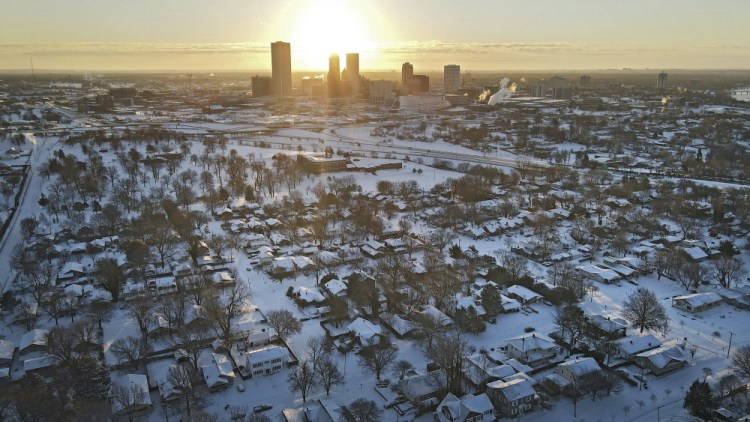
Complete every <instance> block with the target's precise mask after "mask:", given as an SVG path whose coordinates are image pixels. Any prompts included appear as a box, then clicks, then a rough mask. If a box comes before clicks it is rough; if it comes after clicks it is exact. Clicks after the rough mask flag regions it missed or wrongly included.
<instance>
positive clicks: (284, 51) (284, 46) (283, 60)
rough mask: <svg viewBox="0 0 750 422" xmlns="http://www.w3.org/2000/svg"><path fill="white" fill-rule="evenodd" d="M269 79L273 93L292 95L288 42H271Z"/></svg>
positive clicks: (290, 52) (290, 56) (290, 57)
mask: <svg viewBox="0 0 750 422" xmlns="http://www.w3.org/2000/svg"><path fill="white" fill-rule="evenodd" d="M271 79H272V84H271V91H272V93H273V94H274V95H276V96H277V97H287V96H290V95H292V49H291V46H290V44H289V43H288V42H282V41H276V42H275V43H271Z"/></svg>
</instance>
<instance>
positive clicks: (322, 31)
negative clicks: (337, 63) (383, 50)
mask: <svg viewBox="0 0 750 422" xmlns="http://www.w3.org/2000/svg"><path fill="white" fill-rule="evenodd" d="M352 3H354V2H348V1H342V0H324V1H314V2H310V3H309V6H308V8H307V9H306V10H304V11H303V13H301V14H300V15H299V16H298V18H297V25H296V26H295V27H296V30H295V32H294V38H293V39H292V48H293V50H294V53H293V57H292V60H293V61H294V62H296V64H297V66H299V67H300V68H303V69H311V70H312V69H315V70H323V69H327V68H328V57H329V56H330V55H331V53H338V54H339V57H341V58H342V60H343V58H344V55H345V54H346V53H355V52H361V51H363V50H365V49H367V48H369V45H370V40H369V39H368V37H367V34H368V28H367V26H368V24H367V20H366V19H364V16H363V15H362V14H361V13H360V11H359V10H358V9H355V8H354V6H356V4H352ZM342 67H343V65H342Z"/></svg>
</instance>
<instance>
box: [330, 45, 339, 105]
mask: <svg viewBox="0 0 750 422" xmlns="http://www.w3.org/2000/svg"><path fill="white" fill-rule="evenodd" d="M340 87H341V61H340V60H339V55H338V54H336V53H333V54H331V57H329V58H328V95H329V96H330V97H338V96H339V95H340V94H341V89H340Z"/></svg>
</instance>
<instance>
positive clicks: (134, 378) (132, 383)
mask: <svg viewBox="0 0 750 422" xmlns="http://www.w3.org/2000/svg"><path fill="white" fill-rule="evenodd" d="M115 383H116V384H117V385H121V386H123V387H125V391H127V392H128V394H130V393H131V392H132V391H133V389H136V388H137V389H138V390H140V391H141V392H142V394H140V397H139V399H140V401H141V403H138V405H145V406H151V404H152V403H151V396H150V395H149V394H148V378H147V377H146V376H145V375H141V374H127V375H125V376H124V377H122V378H120V379H119V381H116V382H115ZM130 401H133V400H132V399H131V400H128V402H130ZM121 410H123V406H122V404H120V403H119V401H118V400H113V401H112V411H113V412H114V413H117V412H119V411H121Z"/></svg>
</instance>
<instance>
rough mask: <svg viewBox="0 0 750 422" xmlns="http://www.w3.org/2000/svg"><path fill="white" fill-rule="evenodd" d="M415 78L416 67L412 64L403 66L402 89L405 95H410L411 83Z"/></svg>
mask: <svg viewBox="0 0 750 422" xmlns="http://www.w3.org/2000/svg"><path fill="white" fill-rule="evenodd" d="M413 76H414V66H412V65H411V63H409V62H406V63H404V64H403V65H401V89H402V90H403V91H404V94H408V93H409V82H410V81H411V78H412V77H413Z"/></svg>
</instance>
